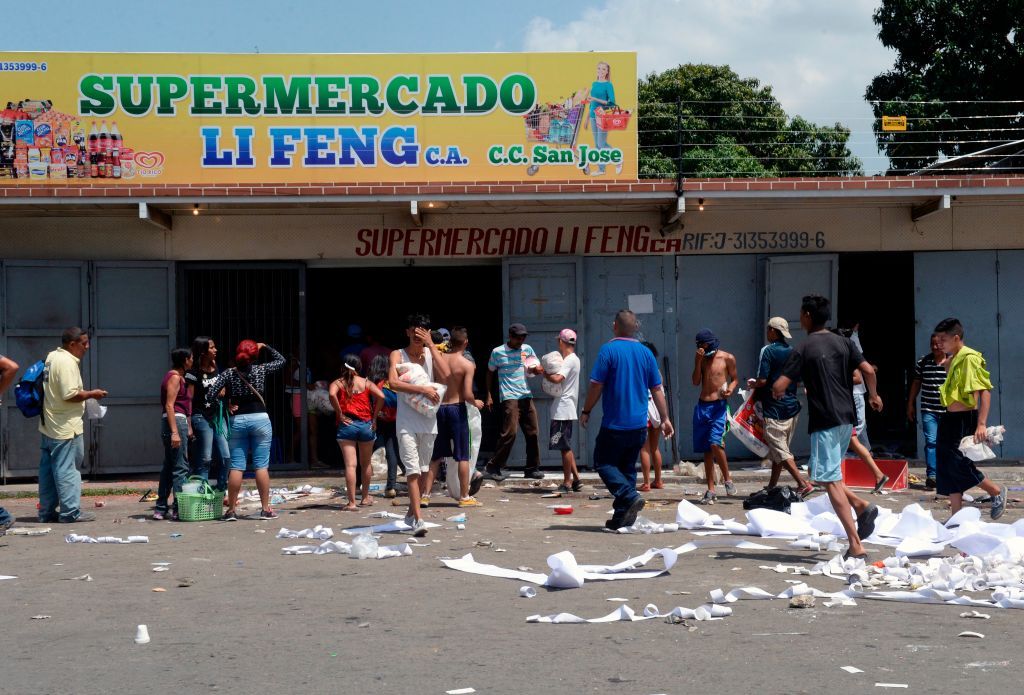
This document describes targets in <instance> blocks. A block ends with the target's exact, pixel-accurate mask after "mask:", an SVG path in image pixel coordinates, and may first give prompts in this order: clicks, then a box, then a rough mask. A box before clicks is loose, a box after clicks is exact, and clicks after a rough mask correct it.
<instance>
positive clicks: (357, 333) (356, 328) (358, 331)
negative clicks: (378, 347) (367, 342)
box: [345, 323, 363, 338]
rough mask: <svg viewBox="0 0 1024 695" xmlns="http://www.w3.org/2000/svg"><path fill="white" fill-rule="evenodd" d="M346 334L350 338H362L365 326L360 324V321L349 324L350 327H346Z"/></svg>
mask: <svg viewBox="0 0 1024 695" xmlns="http://www.w3.org/2000/svg"><path fill="white" fill-rule="evenodd" d="M345 335H347V336H348V337H349V338H362V337H363V327H362V326H360V325H359V324H358V323H350V324H349V325H348V328H347V329H345Z"/></svg>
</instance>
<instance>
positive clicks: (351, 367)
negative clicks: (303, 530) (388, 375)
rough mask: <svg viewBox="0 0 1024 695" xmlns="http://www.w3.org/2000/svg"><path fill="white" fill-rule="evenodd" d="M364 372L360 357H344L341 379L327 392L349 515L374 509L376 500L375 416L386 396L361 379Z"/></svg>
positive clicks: (373, 384)
mask: <svg viewBox="0 0 1024 695" xmlns="http://www.w3.org/2000/svg"><path fill="white" fill-rule="evenodd" d="M362 371H363V362H362V360H360V359H359V356H358V355H351V354H349V355H345V358H344V359H343V361H342V366H341V376H340V377H338V378H337V379H335V380H334V381H332V382H331V385H330V387H329V388H328V390H327V392H328V394H329V395H330V398H331V406H333V408H334V426H335V427H336V428H337V431H336V433H335V438H336V439H337V440H338V446H339V447H340V448H341V458H342V460H343V461H344V464H345V491H346V492H347V493H348V504H347V505H345V506H344V507H342V511H346V512H354V511H357V510H358V509H359V507H369V506H371V505H373V498H372V497H370V479H371V478H372V477H373V467H372V466H371V465H370V458H371V457H372V456H373V442H374V440H375V439H376V438H377V436H376V433H375V432H374V428H375V427H376V425H377V417H376V416H377V413H378V412H379V411H380V409H381V407H382V406H383V404H384V392H383V391H381V390H380V388H378V387H377V384H375V383H373V382H372V381H370V380H369V379H366V378H364V377H361V376H359V374H360V373H361V372H362ZM370 396H373V397H374V398H375V399H377V405H376V406H374V405H373V404H372V403H371V402H370ZM360 463H361V464H362V469H363V470H362V495H361V497H360V499H359V506H358V507H357V506H356V466H357V465H360Z"/></svg>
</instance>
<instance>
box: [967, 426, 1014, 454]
mask: <svg viewBox="0 0 1024 695" xmlns="http://www.w3.org/2000/svg"><path fill="white" fill-rule="evenodd" d="M1005 433H1006V428H1005V427H1003V426H1002V425H992V426H991V427H989V428H987V429H986V430H985V441H983V442H981V443H980V444H978V443H975V441H974V437H973V436H968V437H964V438H963V439H961V440H960V447H959V448H960V453H961V454H963V455H964V456H966V457H967V458H969V459H970V460H972V461H989V460H991V459H994V458H995V457H996V454H995V452H994V451H992V449H991V448H990V447H993V446H998V445H999V444H1002V442H1003V435H1004V434H1005Z"/></svg>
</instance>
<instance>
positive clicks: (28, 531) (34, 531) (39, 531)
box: [7, 526, 53, 536]
mask: <svg viewBox="0 0 1024 695" xmlns="http://www.w3.org/2000/svg"><path fill="white" fill-rule="evenodd" d="M52 530H53V529H51V528H50V527H49V526H45V527H43V528H26V527H24V526H16V527H14V528H12V529H10V530H9V531H8V532H7V535H8V536H45V535H46V534H48V533H49V532H50V531H52Z"/></svg>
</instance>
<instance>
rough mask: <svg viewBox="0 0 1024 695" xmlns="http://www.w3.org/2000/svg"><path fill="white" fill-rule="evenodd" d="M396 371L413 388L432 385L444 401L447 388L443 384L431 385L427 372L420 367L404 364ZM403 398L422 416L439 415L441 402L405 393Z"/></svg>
mask: <svg viewBox="0 0 1024 695" xmlns="http://www.w3.org/2000/svg"><path fill="white" fill-rule="evenodd" d="M395 369H396V370H397V371H398V378H399V379H401V380H402V381H404V382H405V383H407V384H412V385H413V386H426V385H428V384H430V385H431V386H433V387H434V389H435V390H436V391H437V395H438V396H440V397H441V399H442V400H443V399H444V393H445V391H446V390H447V388H446V387H445V386H444V385H443V384H431V382H430V378H429V377H428V376H427V372H426V371H425V370H424V369H423V367H421V366H420V365H418V364H414V363H412V362H402V363H401V364H399V365H398V366H397V367H396V368H395ZM402 398H403V399H405V402H406V403H407V404H408V405H409V406H410V407H412V409H413V410H415V411H416V412H418V413H419V414H420V415H426V416H427V417H433V416H436V415H437V409H438V407H439V406H440V402H438V403H435V402H434V401H432V400H430V398H428V397H427V396H426V395H424V394H422V393H403V394H402Z"/></svg>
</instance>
